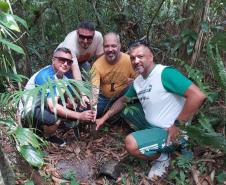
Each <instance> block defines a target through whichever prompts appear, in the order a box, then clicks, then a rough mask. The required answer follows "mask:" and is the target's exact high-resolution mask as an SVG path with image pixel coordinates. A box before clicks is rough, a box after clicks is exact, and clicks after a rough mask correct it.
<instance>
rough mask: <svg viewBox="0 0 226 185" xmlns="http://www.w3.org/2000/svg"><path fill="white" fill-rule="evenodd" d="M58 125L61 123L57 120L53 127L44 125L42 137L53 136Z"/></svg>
mask: <svg viewBox="0 0 226 185" xmlns="http://www.w3.org/2000/svg"><path fill="white" fill-rule="evenodd" d="M60 123H61V121H60V120H57V121H56V122H55V123H54V124H53V125H47V124H44V125H43V135H44V137H50V136H51V135H53V134H54V133H55V132H56V130H57V129H58V127H59V125H60Z"/></svg>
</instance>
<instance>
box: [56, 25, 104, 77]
mask: <svg viewBox="0 0 226 185" xmlns="http://www.w3.org/2000/svg"><path fill="white" fill-rule="evenodd" d="M58 47H66V48H69V49H70V50H71V52H72V57H73V64H72V69H71V71H69V72H68V73H67V74H66V76H67V77H69V78H74V79H77V80H80V79H81V73H82V74H84V73H83V71H86V72H88V71H90V60H91V59H92V58H93V57H95V58H96V59H97V58H98V57H100V56H101V55H102V54H103V37H102V34H101V33H100V32H98V31H95V26H94V24H93V23H92V22H89V21H83V22H80V24H79V26H78V29H77V30H74V31H72V32H70V33H69V34H68V35H67V36H66V37H65V39H64V41H63V42H62V43H61V44H60V45H59V46H58Z"/></svg>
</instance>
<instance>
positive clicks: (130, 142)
mask: <svg viewBox="0 0 226 185" xmlns="http://www.w3.org/2000/svg"><path fill="white" fill-rule="evenodd" d="M125 147H126V150H127V151H128V152H129V153H130V154H131V155H133V156H135V157H137V158H139V159H143V160H155V159H157V158H158V157H159V156H160V154H155V155H153V156H150V157H148V156H146V155H144V154H142V153H141V152H140V150H139V148H138V145H137V142H136V139H135V138H134V137H133V135H132V134H129V135H128V136H127V137H126V139H125Z"/></svg>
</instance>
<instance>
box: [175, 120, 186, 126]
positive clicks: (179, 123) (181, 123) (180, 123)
mask: <svg viewBox="0 0 226 185" xmlns="http://www.w3.org/2000/svg"><path fill="white" fill-rule="evenodd" d="M185 124H186V121H181V120H178V119H176V120H175V122H174V125H176V126H185Z"/></svg>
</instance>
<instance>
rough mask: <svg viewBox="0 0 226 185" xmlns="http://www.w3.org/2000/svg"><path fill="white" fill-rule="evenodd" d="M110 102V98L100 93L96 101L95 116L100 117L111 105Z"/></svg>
mask: <svg viewBox="0 0 226 185" xmlns="http://www.w3.org/2000/svg"><path fill="white" fill-rule="evenodd" d="M111 104H112V102H111V99H109V98H107V97H105V96H103V95H102V94H100V95H99V97H98V103H97V118H99V117H101V116H102V115H103V113H104V112H105V111H106V110H107V109H108V108H109V107H110V106H111Z"/></svg>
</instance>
